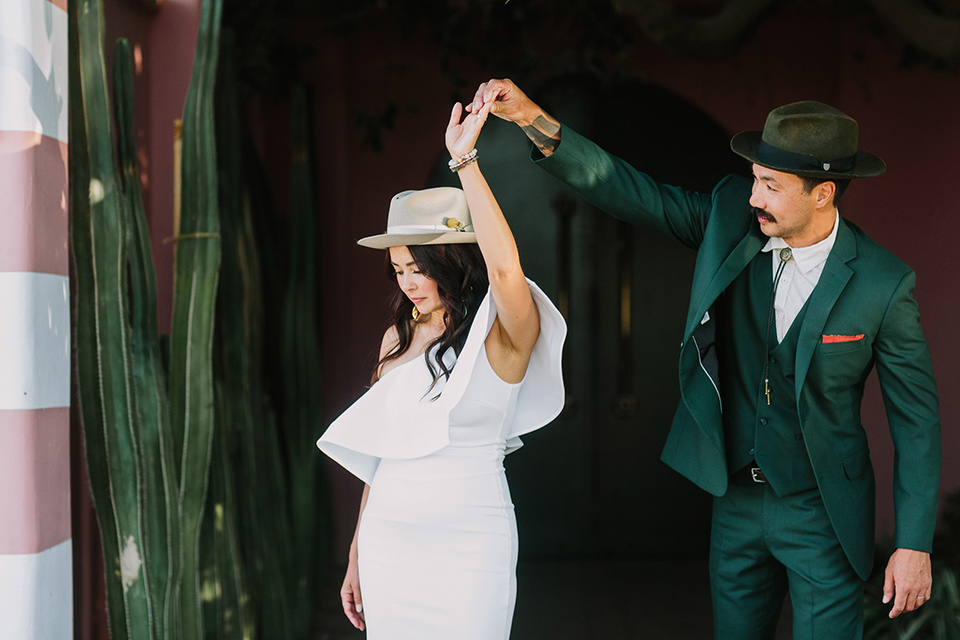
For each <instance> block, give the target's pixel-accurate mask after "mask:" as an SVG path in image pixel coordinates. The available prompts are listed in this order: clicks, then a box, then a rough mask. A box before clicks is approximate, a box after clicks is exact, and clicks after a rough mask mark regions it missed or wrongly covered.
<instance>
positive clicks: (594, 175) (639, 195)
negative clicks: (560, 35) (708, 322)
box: [531, 125, 712, 249]
mask: <svg viewBox="0 0 960 640" xmlns="http://www.w3.org/2000/svg"><path fill="white" fill-rule="evenodd" d="M561 135H562V140H561V143H560V146H559V147H558V148H557V150H556V151H555V152H554V153H553V154H552V155H550V156H548V157H544V156H542V155H541V154H540V152H539V151H538V150H537V149H536V147H534V149H533V152H532V156H531V157H532V159H533V160H534V161H535V162H536V163H537V165H538V166H540V167H542V168H543V169H545V170H546V171H547V172H549V173H550V174H552V175H554V176H555V177H557V178H559V179H560V180H562V181H563V182H565V183H567V184H568V185H569V186H570V187H572V188H573V189H574V190H575V191H576V192H577V193H578V194H579V195H580V196H581V197H582V198H584V199H585V200H587V201H588V202H590V203H591V204H593V205H594V206H596V207H598V208H600V209H602V210H604V211H606V212H607V213H609V214H610V215H612V216H615V217H617V218H619V219H621V220H624V221H626V222H629V223H631V224H636V225H639V226H643V227H646V228H649V229H652V230H654V231H656V232H658V233H662V234H664V235H667V236H671V237H673V238H675V239H677V240H679V241H680V242H682V243H683V244H685V245H687V246H688V247H690V248H692V249H696V248H698V247H699V246H700V243H701V242H702V241H703V234H704V229H705V228H706V226H707V221H708V219H709V217H710V212H711V208H712V202H711V196H710V194H703V193H698V192H695V191H686V190H683V189H680V188H678V187H670V186H666V185H662V184H659V183H657V182H655V181H654V180H653V179H652V178H651V177H650V176H648V175H647V174H645V173H641V172H640V171H637V170H636V169H634V168H633V167H632V166H630V164H628V163H627V162H625V161H623V160H621V159H620V158H618V157H616V156H614V155H612V154H610V153H607V152H606V151H604V150H603V149H601V148H600V147H599V146H597V145H596V144H594V143H593V142H591V141H590V140H587V139H586V138H584V137H583V136H581V135H579V134H578V133H577V132H576V131H574V130H572V129H570V128H569V127H567V126H566V125H564V126H563V129H562V134H561Z"/></svg>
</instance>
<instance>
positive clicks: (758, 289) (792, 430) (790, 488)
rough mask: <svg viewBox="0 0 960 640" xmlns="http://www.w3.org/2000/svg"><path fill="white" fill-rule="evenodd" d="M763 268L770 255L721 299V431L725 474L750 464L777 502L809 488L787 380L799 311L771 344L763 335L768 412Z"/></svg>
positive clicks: (767, 278)
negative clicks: (725, 444)
mask: <svg viewBox="0 0 960 640" xmlns="http://www.w3.org/2000/svg"><path fill="white" fill-rule="evenodd" d="M770 261H771V257H770V253H764V252H760V253H758V254H757V255H756V257H755V258H754V259H753V260H752V261H751V263H750V265H749V267H748V268H746V269H744V270H743V271H742V272H741V273H740V275H739V276H737V278H736V279H735V280H734V281H733V282H732V283H731V284H730V286H729V287H727V289H726V291H725V292H724V300H723V304H724V307H725V314H724V318H725V321H726V322H725V324H726V326H727V329H726V330H725V331H723V333H722V336H723V337H722V340H723V344H722V349H723V351H722V354H723V355H722V357H721V375H720V379H721V383H722V388H723V392H722V393H723V398H724V404H725V405H726V406H724V408H723V427H724V436H725V440H726V443H727V447H726V454H727V469H728V470H729V471H730V473H735V472H737V471H739V470H740V469H743V468H744V467H745V466H747V465H748V464H750V463H752V462H754V461H755V462H756V465H757V466H758V467H760V468H761V469H762V470H763V473H764V475H765V476H766V477H767V480H768V482H769V483H770V486H771V488H772V489H773V490H774V491H775V492H776V493H777V495H780V496H785V495H790V494H793V493H797V492H799V491H804V490H807V489H813V488H814V487H816V486H817V479H816V476H815V475H814V472H813V468H812V466H811V465H810V457H809V455H808V454H807V449H806V445H805V443H804V440H803V433H802V431H801V429H800V418H799V415H798V414H797V395H796V387H795V379H794V371H795V368H796V367H795V365H796V354H797V337H798V336H799V333H800V330H799V327H800V326H802V325H803V318H804V315H805V314H806V309H807V307H806V305H804V306H803V308H802V309H801V310H800V313H799V314H798V315H797V317H796V319H795V320H794V321H793V323H792V324H791V325H790V329H789V330H788V331H787V334H786V335H785V336H784V338H783V341H782V342H780V343H779V344H778V343H777V335H776V327H775V326H771V327H770V345H769V347H770V351H769V368H768V369H767V371H766V375H767V379H769V388H770V404H769V405H768V404H767V395H766V393H765V385H764V356H765V355H766V352H765V349H764V342H763V341H764V338H765V337H766V334H767V318H768V314H769V312H770V295H771V293H772V291H773V278H772V274H771V268H770Z"/></svg>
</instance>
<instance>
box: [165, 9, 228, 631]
mask: <svg viewBox="0 0 960 640" xmlns="http://www.w3.org/2000/svg"><path fill="white" fill-rule="evenodd" d="M221 12H222V0H205V1H204V2H203V3H202V5H201V16H200V31H199V34H198V36H197V51H196V57H195V59H194V67H193V74H192V75H191V78H190V89H189V91H188V92H187V100H186V106H185V107H184V113H183V159H182V172H181V175H182V181H181V184H182V191H181V208H180V216H181V217H180V231H179V238H178V243H177V252H176V260H175V276H174V294H173V324H172V329H171V332H170V370H171V372H175V373H176V375H171V376H170V417H171V423H172V425H173V429H172V431H173V438H174V446H175V450H176V451H179V452H180V455H179V456H178V458H177V460H176V463H177V464H176V467H177V474H178V478H179V504H180V524H181V527H182V536H183V537H182V546H181V548H182V558H183V569H182V575H183V581H182V584H181V586H180V588H181V594H180V612H181V616H182V620H183V626H182V633H183V638H185V639H186V640H199V639H200V638H203V637H204V632H203V629H204V627H203V612H202V607H201V604H200V603H201V597H202V585H201V578H202V575H201V571H200V545H201V542H200V531H201V525H202V522H203V511H204V505H205V500H206V496H207V490H208V482H209V475H210V473H209V470H210V457H211V453H212V441H213V435H214V413H215V412H214V389H213V361H212V350H213V325H214V309H215V305H216V292H217V279H218V273H219V269H220V238H219V233H220V223H219V216H218V208H217V207H218V193H217V164H216V163H217V159H216V140H215V137H214V117H213V111H214V107H213V97H214V93H213V92H214V84H215V79H216V66H217V54H218V39H219V33H220V17H221Z"/></svg>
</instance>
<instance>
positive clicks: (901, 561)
mask: <svg viewBox="0 0 960 640" xmlns="http://www.w3.org/2000/svg"><path fill="white" fill-rule="evenodd" d="M932 584H933V576H932V574H931V572H930V554H929V553H924V552H923V551H914V550H913V549H897V550H896V551H894V552H893V555H892V556H890V561H889V562H888V563H887V569H886V571H884V581H883V603H884V604H886V603H888V602H890V601H891V600H893V609H891V610H890V617H891V618H896V617H897V616H898V615H900V614H901V613H903V612H904V611H913V610H914V609H918V608H920V605H922V604H924V603H925V602H926V601H927V600H929V599H930V586H931V585H932Z"/></svg>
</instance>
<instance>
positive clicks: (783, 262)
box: [763, 247, 793, 407]
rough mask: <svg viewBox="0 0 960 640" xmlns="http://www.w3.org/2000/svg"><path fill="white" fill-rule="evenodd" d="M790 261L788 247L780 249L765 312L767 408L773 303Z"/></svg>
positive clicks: (791, 255) (791, 257)
mask: <svg viewBox="0 0 960 640" xmlns="http://www.w3.org/2000/svg"><path fill="white" fill-rule="evenodd" d="M791 259H793V251H792V250H791V249H790V247H784V248H783V249H780V266H778V267H777V275H776V277H774V279H773V291H771V292H770V310H769V311H768V312H767V338H766V340H764V341H763V344H764V348H765V349H766V351H765V352H764V355H763V393H764V394H765V395H766V396H767V406H768V407H769V406H770V328H771V327H772V326H773V312H774V302H775V301H776V298H777V286H778V285H779V284H780V276H782V275H783V269H784V267H786V266H787V263H788V262H790V260H791Z"/></svg>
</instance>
